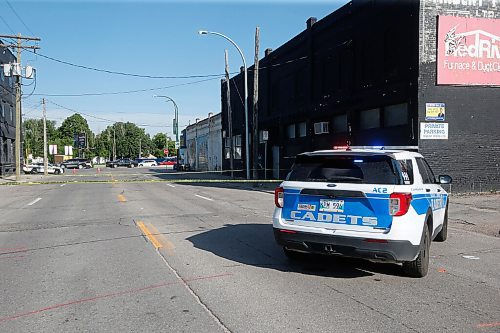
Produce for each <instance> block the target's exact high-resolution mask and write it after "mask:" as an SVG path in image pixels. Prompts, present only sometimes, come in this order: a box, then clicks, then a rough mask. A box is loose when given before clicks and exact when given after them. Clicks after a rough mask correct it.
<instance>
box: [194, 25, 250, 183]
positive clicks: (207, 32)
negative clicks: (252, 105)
mask: <svg viewBox="0 0 500 333" xmlns="http://www.w3.org/2000/svg"><path fill="white" fill-rule="evenodd" d="M198 33H199V34H200V35H216V36H220V37H222V38H224V39H226V40H227V41H229V42H230V43H231V44H233V46H234V47H236V49H237V50H238V52H239V53H240V56H241V60H242V61H243V68H244V69H245V72H244V80H245V158H246V163H245V164H246V176H247V179H250V149H249V147H250V142H249V139H248V137H249V134H248V78H247V62H246V61H245V56H244V55H243V52H242V51H241V49H240V47H239V46H238V45H237V44H236V43H235V42H234V41H233V40H232V39H231V38H229V37H227V36H226V35H223V34H221V33H219V32H214V31H206V30H200V31H198ZM232 139H233V138H231V140H232Z"/></svg>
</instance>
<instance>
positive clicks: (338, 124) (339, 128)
mask: <svg viewBox="0 0 500 333" xmlns="http://www.w3.org/2000/svg"><path fill="white" fill-rule="evenodd" d="M345 132H347V113H344V114H340V115H338V116H335V117H333V133H345Z"/></svg>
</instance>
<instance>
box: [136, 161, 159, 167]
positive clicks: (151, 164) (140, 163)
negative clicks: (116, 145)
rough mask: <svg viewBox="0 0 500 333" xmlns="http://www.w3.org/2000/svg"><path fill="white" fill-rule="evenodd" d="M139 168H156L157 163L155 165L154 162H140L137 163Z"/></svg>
mask: <svg viewBox="0 0 500 333" xmlns="http://www.w3.org/2000/svg"><path fill="white" fill-rule="evenodd" d="M138 163H139V166H140V167H143V166H145V167H152V166H157V165H158V163H156V161H155V160H141V161H139V162H138Z"/></svg>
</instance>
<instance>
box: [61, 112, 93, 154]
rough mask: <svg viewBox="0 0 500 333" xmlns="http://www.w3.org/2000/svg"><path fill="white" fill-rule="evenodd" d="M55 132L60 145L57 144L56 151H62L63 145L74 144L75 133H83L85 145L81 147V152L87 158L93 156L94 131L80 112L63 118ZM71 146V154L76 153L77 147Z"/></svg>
mask: <svg viewBox="0 0 500 333" xmlns="http://www.w3.org/2000/svg"><path fill="white" fill-rule="evenodd" d="M57 132H58V138H59V144H60V146H59V145H58V152H62V153H63V152H64V151H63V149H64V146H74V136H75V134H79V133H85V134H86V136H87V147H86V148H85V149H83V154H84V155H85V157H87V158H92V157H93V156H95V152H94V151H93V150H94V149H93V148H94V144H95V136H94V133H92V131H91V130H90V127H89V124H88V123H87V120H86V119H85V118H83V117H82V116H81V115H80V114H78V113H75V114H73V115H71V116H69V117H68V118H66V119H64V120H63V122H62V124H61V126H60V127H59V128H58V129H57ZM73 148H74V149H73V155H75V156H76V155H78V149H76V147H73Z"/></svg>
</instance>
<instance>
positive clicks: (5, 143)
mask: <svg viewBox="0 0 500 333" xmlns="http://www.w3.org/2000/svg"><path fill="white" fill-rule="evenodd" d="M0 43H2V41H1V40H0ZM15 61H16V58H15V57H14V55H13V54H12V52H11V51H10V50H9V49H6V48H2V47H0V64H6V63H11V62H15ZM0 71H2V72H3V67H1V66H0ZM1 78H2V79H1V80H0V103H2V106H3V108H4V115H5V117H2V113H0V175H5V174H9V173H11V172H13V170H14V169H13V168H14V167H15V163H14V161H15V157H14V149H13V147H12V145H13V142H15V141H14V140H15V131H16V127H15V103H16V97H15V90H14V82H15V78H13V77H11V78H10V80H9V79H8V78H7V77H4V76H3V75H1ZM12 116H13V117H12Z"/></svg>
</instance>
